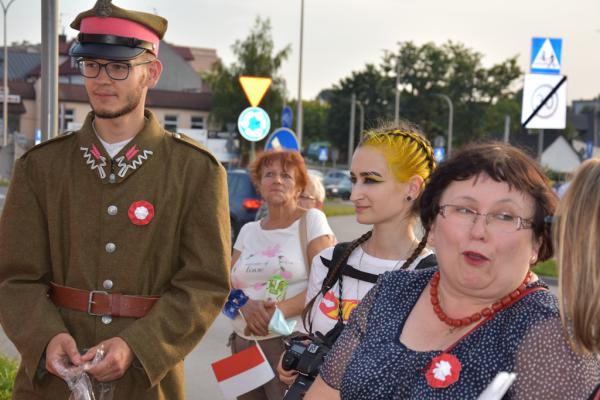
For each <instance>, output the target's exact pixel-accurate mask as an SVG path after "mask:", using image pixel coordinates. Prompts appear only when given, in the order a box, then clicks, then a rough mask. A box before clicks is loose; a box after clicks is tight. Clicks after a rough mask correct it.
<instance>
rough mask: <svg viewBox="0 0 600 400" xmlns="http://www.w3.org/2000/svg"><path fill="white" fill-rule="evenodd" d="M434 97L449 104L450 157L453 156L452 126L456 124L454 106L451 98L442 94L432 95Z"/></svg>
mask: <svg viewBox="0 0 600 400" xmlns="http://www.w3.org/2000/svg"><path fill="white" fill-rule="evenodd" d="M431 95H432V96H437V97H441V98H442V99H444V100H446V103H448V157H450V156H451V155H452V125H453V123H454V106H453V105H452V100H451V99H450V97H448V96H446V95H445V94H442V93H432V94H431Z"/></svg>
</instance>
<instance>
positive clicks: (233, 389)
mask: <svg viewBox="0 0 600 400" xmlns="http://www.w3.org/2000/svg"><path fill="white" fill-rule="evenodd" d="M211 366H212V369H213V372H214V374H215V377H216V378H217V382H218V383H219V388H221V392H223V395H224V396H225V398H226V399H233V398H235V397H237V396H239V395H242V394H244V393H248V392H249V391H251V390H252V389H256V388H257V387H259V386H262V385H264V384H265V383H267V382H269V381H270V380H271V379H273V378H274V377H275V374H274V373H273V369H272V368H271V366H270V365H269V362H268V361H267V359H266V358H265V355H264V354H263V352H262V350H261V349H260V347H258V346H256V345H254V346H251V347H248V348H247V349H245V350H242V351H240V352H239V353H237V354H234V355H232V356H230V357H227V358H224V359H222V360H219V361H215V362H214V363H212V364H211Z"/></svg>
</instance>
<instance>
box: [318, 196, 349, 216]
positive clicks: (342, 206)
mask: <svg viewBox="0 0 600 400" xmlns="http://www.w3.org/2000/svg"><path fill="white" fill-rule="evenodd" d="M323 212H325V215H326V216H328V217H335V216H340V215H354V205H353V204H349V203H346V202H343V201H341V200H340V199H328V200H325V204H324V205H323Z"/></svg>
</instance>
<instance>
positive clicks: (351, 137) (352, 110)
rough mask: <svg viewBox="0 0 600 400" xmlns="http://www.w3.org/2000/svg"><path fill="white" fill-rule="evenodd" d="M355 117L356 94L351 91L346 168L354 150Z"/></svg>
mask: <svg viewBox="0 0 600 400" xmlns="http://www.w3.org/2000/svg"><path fill="white" fill-rule="evenodd" d="M355 117H356V95H355V94H354V93H352V99H351V100H350V132H348V169H349V168H350V161H352V152H353V151H354V120H355Z"/></svg>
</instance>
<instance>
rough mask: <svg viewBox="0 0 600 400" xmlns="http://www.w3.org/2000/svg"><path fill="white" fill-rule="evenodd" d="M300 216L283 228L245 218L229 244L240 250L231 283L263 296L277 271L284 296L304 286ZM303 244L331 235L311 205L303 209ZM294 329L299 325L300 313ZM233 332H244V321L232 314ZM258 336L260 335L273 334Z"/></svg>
mask: <svg viewBox="0 0 600 400" xmlns="http://www.w3.org/2000/svg"><path fill="white" fill-rule="evenodd" d="M299 226H300V220H299V219H298V220H296V221H294V222H293V223H292V224H291V225H290V226H288V227H287V228H282V229H270V230H265V229H263V228H262V227H261V226H260V221H254V222H249V223H247V224H246V225H244V226H243V227H242V229H241V230H240V233H239V235H238V237H237V240H236V241H235V244H234V246H233V248H234V249H236V250H238V251H239V252H240V253H241V254H240V257H239V259H238V260H237V262H236V263H235V265H234V266H233V268H232V269H231V286H232V287H233V288H235V289H242V290H243V291H244V293H245V294H246V295H247V296H248V297H249V298H250V299H252V300H265V299H267V290H266V289H267V282H268V281H269V280H270V279H272V278H273V277H274V276H276V275H279V276H280V277H281V278H283V279H285V280H286V281H287V287H286V289H285V295H284V299H290V298H292V297H294V296H295V295H297V294H299V293H301V292H302V291H303V290H304V289H306V287H307V283H308V277H307V274H306V265H305V262H304V255H303V254H302V253H303V249H302V245H301V242H300V227H299ZM306 231H307V245H308V243H310V242H311V240H313V239H316V238H318V237H320V236H323V235H331V236H333V231H332V230H331V228H330V227H329V224H328V223H327V217H325V214H323V212H322V211H320V210H317V209H314V208H311V209H309V210H308V211H307V212H306ZM295 319H296V320H297V321H298V322H297V324H296V329H299V328H301V323H300V317H296V318H295ZM233 328H234V330H235V332H236V333H237V334H238V335H240V336H242V337H244V338H246V339H250V338H249V337H248V336H245V335H244V328H245V323H244V322H243V321H242V320H241V319H240V318H236V320H234V323H233ZM276 336H277V335H269V336H262V337H260V339H267V338H271V337H276Z"/></svg>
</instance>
